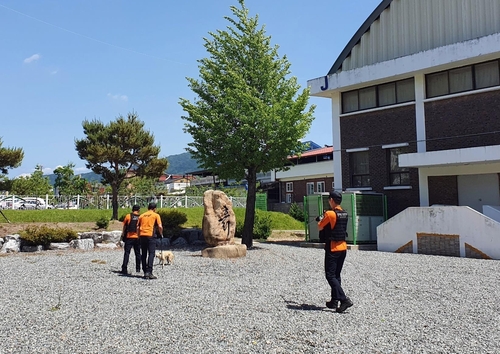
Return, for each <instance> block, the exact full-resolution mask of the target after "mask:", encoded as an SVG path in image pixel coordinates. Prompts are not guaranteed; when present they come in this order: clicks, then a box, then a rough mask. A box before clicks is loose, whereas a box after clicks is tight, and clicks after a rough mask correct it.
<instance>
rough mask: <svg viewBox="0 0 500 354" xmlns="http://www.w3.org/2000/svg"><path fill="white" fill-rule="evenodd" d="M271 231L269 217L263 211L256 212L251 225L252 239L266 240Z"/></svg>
mask: <svg viewBox="0 0 500 354" xmlns="http://www.w3.org/2000/svg"><path fill="white" fill-rule="evenodd" d="M271 231H272V229H271V216H270V215H269V214H268V213H266V212H265V211H261V210H256V211H255V221H254V224H253V238H254V239H263V240H267V238H268V237H269V236H270V235H271Z"/></svg>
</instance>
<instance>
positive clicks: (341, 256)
mask: <svg viewBox="0 0 500 354" xmlns="http://www.w3.org/2000/svg"><path fill="white" fill-rule="evenodd" d="M341 202H342V193H340V192H338V191H335V190H334V191H331V192H330V194H329V196H328V204H329V205H330V208H331V210H327V211H325V212H324V214H323V217H318V218H317V219H316V220H317V221H318V229H319V230H320V241H322V242H324V243H325V277H326V280H327V281H328V284H329V285H330V287H331V296H332V298H331V300H330V301H328V302H327V303H326V307H328V308H330V309H336V311H337V312H339V313H342V312H344V311H345V310H347V309H348V308H349V307H351V306H352V305H353V302H352V301H351V299H349V298H348V297H347V296H346V295H345V293H344V290H343V289H342V286H341V278H340V273H341V272H342V267H343V266H344V261H345V258H346V255H347V242H346V238H347V221H348V215H347V212H346V211H345V210H344V209H342V207H341V206H340V203H341ZM339 302H340V306H339Z"/></svg>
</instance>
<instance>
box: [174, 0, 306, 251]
mask: <svg viewBox="0 0 500 354" xmlns="http://www.w3.org/2000/svg"><path fill="white" fill-rule="evenodd" d="M239 3H240V5H241V8H237V7H234V6H231V11H232V13H233V15H234V17H235V18H230V17H225V18H226V20H227V21H229V23H230V25H229V26H228V27H227V29H226V30H218V31H216V32H215V33H213V32H210V33H209V34H210V36H211V38H210V39H207V38H205V44H204V46H205V48H206V50H207V52H208V55H209V56H208V57H207V58H204V59H201V60H199V61H198V62H199V71H200V73H199V77H200V78H199V79H193V78H188V79H187V80H188V82H189V87H190V88H191V90H192V91H193V92H194V93H195V94H196V98H195V100H194V102H191V101H189V100H188V99H183V98H181V99H180V104H181V106H182V107H183V109H184V111H185V112H187V115H186V116H183V117H182V118H183V119H184V120H186V123H185V125H184V126H185V127H184V131H185V132H187V133H189V134H191V136H192V137H193V142H192V143H190V144H188V146H189V147H188V148H187V151H189V152H190V153H191V154H192V155H193V157H194V158H195V159H196V160H198V161H199V162H200V164H201V165H202V167H203V168H206V169H210V170H212V171H213V172H214V173H215V174H217V175H219V177H220V178H224V179H227V178H234V179H236V180H242V179H246V180H247V182H248V194H247V207H246V208H247V210H246V217H245V225H244V230H243V235H242V237H243V239H242V242H243V243H244V244H246V245H247V247H251V246H252V231H253V224H254V218H255V198H256V182H257V177H256V175H257V173H258V172H261V171H263V172H267V171H271V170H273V169H276V170H284V169H286V168H287V167H286V163H287V157H288V156H289V155H292V154H297V153H300V152H301V151H303V145H302V143H301V142H300V141H299V140H300V139H302V138H304V137H305V135H306V134H307V132H308V130H309V128H310V126H311V123H312V120H313V112H314V106H310V107H309V108H307V106H308V100H309V92H308V89H304V90H302V91H301V92H299V90H300V86H299V85H298V83H297V79H296V78H295V77H289V75H290V73H291V71H290V63H289V62H288V60H287V58H286V56H284V57H279V55H278V47H277V46H274V47H273V46H271V37H269V36H266V33H265V29H264V27H259V25H258V16H255V17H253V18H252V17H249V11H248V9H247V8H246V7H245V4H244V1H243V0H240V1H239Z"/></svg>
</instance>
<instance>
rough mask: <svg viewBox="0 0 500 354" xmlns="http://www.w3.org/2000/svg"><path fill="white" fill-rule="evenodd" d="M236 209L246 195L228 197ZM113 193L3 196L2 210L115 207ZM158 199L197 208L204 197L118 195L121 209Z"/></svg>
mask: <svg viewBox="0 0 500 354" xmlns="http://www.w3.org/2000/svg"><path fill="white" fill-rule="evenodd" d="M228 198H229V199H230V200H231V202H232V203H233V207H235V208H245V207H246V197H228ZM111 200H112V198H111V195H109V194H107V195H85V196H83V195H76V196H55V195H48V194H47V195H43V196H18V195H9V196H1V195H0V209H112V205H111ZM150 202H155V203H157V205H158V208H195V207H202V206H203V197H201V196H200V197H195V196H187V195H184V196H159V197H155V196H149V197H148V196H138V195H134V196H118V207H119V208H131V207H132V205H134V204H137V205H140V206H141V207H142V208H145V207H147V205H148V204H149V203H150Z"/></svg>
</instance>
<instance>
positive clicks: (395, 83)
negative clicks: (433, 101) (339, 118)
mask: <svg viewBox="0 0 500 354" xmlns="http://www.w3.org/2000/svg"><path fill="white" fill-rule="evenodd" d="M410 80H411V81H412V83H413V97H415V78H414V77H409V78H406V79H402V80H396V81H391V82H384V83H383V84H379V85H372V86H366V87H362V88H359V89H356V90H350V91H345V92H342V93H341V103H342V114H347V113H353V112H359V111H366V110H368V109H374V108H381V107H389V106H393V105H396V104H403V103H408V102H414V101H415V98H413V100H407V101H399V99H398V85H397V83H398V82H404V81H410ZM388 84H394V89H395V91H396V102H394V103H389V104H384V105H380V99H379V86H384V85H388ZM370 88H375V106H374V107H368V108H362V109H361V108H359V106H360V97H359V92H360V91H361V90H367V89H370ZM354 92H355V93H356V95H357V98H358V106H357V109H353V110H349V111H346V110H345V107H344V95H345V94H352V93H354Z"/></svg>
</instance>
